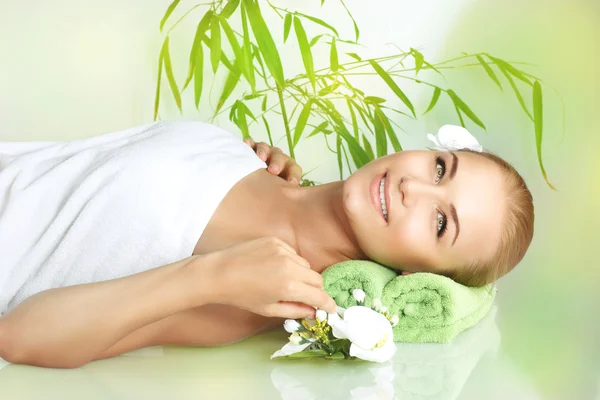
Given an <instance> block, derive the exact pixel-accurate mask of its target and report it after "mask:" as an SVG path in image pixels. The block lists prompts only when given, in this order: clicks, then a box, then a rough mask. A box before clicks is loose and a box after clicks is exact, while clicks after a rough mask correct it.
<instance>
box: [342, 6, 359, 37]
mask: <svg viewBox="0 0 600 400" xmlns="http://www.w3.org/2000/svg"><path fill="white" fill-rule="evenodd" d="M342 5H343V6H344V8H345V9H346V12H347V13H348V16H349V17H350V19H351V20H352V24H354V36H355V37H356V40H355V42H358V38H359V37H360V30H359V29H358V25H357V24H356V21H355V20H354V17H353V16H352V13H351V12H350V10H348V7H346V4H345V3H344V2H343V1H342Z"/></svg>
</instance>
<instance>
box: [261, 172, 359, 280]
mask: <svg viewBox="0 0 600 400" xmlns="http://www.w3.org/2000/svg"><path fill="white" fill-rule="evenodd" d="M343 183H344V182H343V181H338V182H332V183H328V184H324V185H319V186H310V187H293V186H290V185H288V184H287V183H285V182H283V181H281V182H278V184H277V185H276V188H277V190H276V192H279V195H275V196H273V197H271V198H270V200H269V201H268V202H267V203H266V204H265V206H267V204H268V207H270V209H271V210H277V211H275V212H276V213H277V214H278V215H279V218H276V219H271V220H270V222H271V225H273V226H271V227H266V228H267V229H269V230H270V231H272V232H282V229H281V228H282V227H281V224H282V223H283V224H285V229H284V230H283V231H285V232H288V234H287V235H286V238H282V239H284V240H286V241H287V242H288V243H289V244H290V245H291V246H293V247H294V248H295V249H296V251H297V252H298V255H300V256H301V257H303V258H304V259H306V260H307V261H308V262H309V263H310V265H311V268H312V269H313V270H315V271H317V272H319V273H321V272H322V271H323V270H324V269H325V268H327V267H329V266H331V265H333V264H335V263H338V262H341V261H345V260H358V259H366V256H365V254H364V253H363V252H362V251H361V250H360V247H359V246H358V243H357V242H356V238H355V236H354V234H353V232H352V229H351V227H350V223H349V221H348V218H347V216H346V213H345V212H344V208H343V197H342V196H343Z"/></svg>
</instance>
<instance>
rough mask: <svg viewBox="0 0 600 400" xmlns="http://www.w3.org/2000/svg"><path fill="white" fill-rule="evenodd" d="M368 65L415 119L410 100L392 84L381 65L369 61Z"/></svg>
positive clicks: (394, 83) (390, 78)
mask: <svg viewBox="0 0 600 400" xmlns="http://www.w3.org/2000/svg"><path fill="white" fill-rule="evenodd" d="M369 63H370V64H371V66H372V67H373V69H374V70H375V71H376V72H377V73H378V74H379V76H381V78H382V79H383V80H384V81H385V83H387V85H388V86H389V87H390V89H392V91H393V92H394V93H395V94H396V96H398V98H400V100H402V102H403V103H404V104H405V105H406V106H407V107H408V109H409V110H410V111H411V112H412V114H413V116H414V117H415V118H416V117H417V115H416V114H415V108H414V107H413V105H412V103H411V102H410V100H409V99H408V97H406V95H405V94H404V92H403V91H402V90H401V89H400V87H399V86H398V85H397V84H396V82H394V80H393V79H392V77H391V76H390V75H389V74H388V73H387V72H385V71H384V69H383V68H382V67H381V65H379V64H378V63H377V61H375V60H369Z"/></svg>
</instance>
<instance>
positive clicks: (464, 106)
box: [446, 89, 486, 129]
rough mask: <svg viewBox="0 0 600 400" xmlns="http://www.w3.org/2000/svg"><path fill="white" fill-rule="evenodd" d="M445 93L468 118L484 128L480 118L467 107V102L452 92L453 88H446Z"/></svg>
mask: <svg viewBox="0 0 600 400" xmlns="http://www.w3.org/2000/svg"><path fill="white" fill-rule="evenodd" d="M446 93H448V96H450V99H451V100H452V102H453V103H454V105H455V106H456V107H457V108H458V109H459V110H460V111H462V112H463V113H465V115H466V116H467V117H469V119H470V120H471V121H473V122H475V123H476V124H477V125H479V126H480V127H482V128H483V129H486V128H485V125H484V124H483V122H481V120H480V119H479V118H478V117H477V115H475V113H474V112H473V111H471V109H470V108H469V106H467V104H466V103H465V102H464V101H462V99H461V98H460V97H458V95H457V94H456V93H455V92H454V90H452V89H448V91H447V92H446Z"/></svg>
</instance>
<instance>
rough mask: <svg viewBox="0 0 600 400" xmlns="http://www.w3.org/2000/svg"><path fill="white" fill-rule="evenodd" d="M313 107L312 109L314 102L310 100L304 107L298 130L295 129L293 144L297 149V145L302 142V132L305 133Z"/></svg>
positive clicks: (298, 122)
mask: <svg viewBox="0 0 600 400" xmlns="http://www.w3.org/2000/svg"><path fill="white" fill-rule="evenodd" d="M311 107H312V101H311V100H308V101H307V102H306V104H304V107H303V108H302V111H301V112H300V115H299V116H298V121H297V122H296V128H295V129H294V142H293V143H294V147H296V145H297V144H298V142H299V141H300V137H301V136H302V132H304V128H305V127H306V123H307V122H308V117H309V116H310V111H311Z"/></svg>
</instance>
